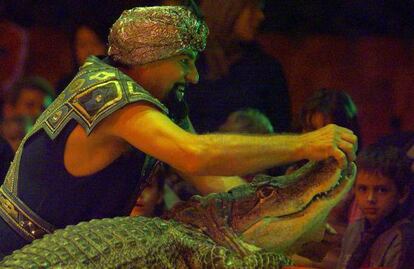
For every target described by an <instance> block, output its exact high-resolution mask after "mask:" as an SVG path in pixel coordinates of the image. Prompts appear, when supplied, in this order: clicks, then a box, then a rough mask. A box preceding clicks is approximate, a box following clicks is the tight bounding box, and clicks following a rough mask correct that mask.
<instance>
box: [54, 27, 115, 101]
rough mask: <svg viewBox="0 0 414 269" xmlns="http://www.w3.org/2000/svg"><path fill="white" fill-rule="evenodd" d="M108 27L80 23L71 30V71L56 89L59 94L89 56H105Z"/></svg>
mask: <svg viewBox="0 0 414 269" xmlns="http://www.w3.org/2000/svg"><path fill="white" fill-rule="evenodd" d="M108 29H109V26H107V25H104V24H103V25H100V26H98V25H97V23H86V22H83V23H80V24H79V25H77V26H76V27H75V29H74V30H73V33H72V34H71V35H72V58H73V64H74V66H73V70H72V72H71V73H70V74H68V75H66V76H65V77H63V78H62V79H61V80H60V81H59V82H58V85H57V87H56V92H57V93H58V94H59V93H60V92H62V91H63V89H64V88H65V87H66V86H67V85H68V84H69V82H70V81H71V80H72V79H73V77H74V76H75V75H76V73H77V72H78V69H79V67H80V66H81V65H82V64H83V63H84V62H85V60H86V58H87V57H88V56H90V55H105V54H106V45H105V42H106V37H107V36H108Z"/></svg>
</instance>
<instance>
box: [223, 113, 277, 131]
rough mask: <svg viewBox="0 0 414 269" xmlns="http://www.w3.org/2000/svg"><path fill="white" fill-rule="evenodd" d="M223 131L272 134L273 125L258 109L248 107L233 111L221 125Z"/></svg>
mask: <svg viewBox="0 0 414 269" xmlns="http://www.w3.org/2000/svg"><path fill="white" fill-rule="evenodd" d="M218 131H219V132H221V133H239V134H244V133H246V134H271V133H273V125H272V123H271V122H270V120H269V119H268V118H267V117H266V115H264V114H263V113H261V112H260V111H259V110H257V109H253V108H246V109H241V110H238V111H235V112H232V113H231V114H230V115H229V116H228V117H227V119H226V122H224V123H223V124H222V125H220V127H219V128H218Z"/></svg>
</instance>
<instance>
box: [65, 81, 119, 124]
mask: <svg viewBox="0 0 414 269" xmlns="http://www.w3.org/2000/svg"><path fill="white" fill-rule="evenodd" d="M109 84H114V85H115V89H116V93H117V97H116V98H114V99H112V100H111V101H109V102H107V103H105V104H104V105H103V106H102V107H101V108H100V109H99V110H98V112H97V113H96V114H95V115H94V116H91V115H90V114H89V113H88V112H87V111H86V110H85V109H84V107H83V106H82V105H81V104H79V102H78V100H79V98H82V97H83V96H85V95H87V94H89V93H90V92H92V91H94V90H95V89H97V88H101V87H104V86H106V85H109ZM121 99H122V88H121V85H120V83H119V82H118V81H108V82H105V83H102V84H98V85H96V86H95V87H92V88H90V89H88V90H86V91H84V92H82V93H81V94H79V95H76V96H75V97H74V98H73V101H72V104H73V106H74V107H75V108H76V110H77V111H78V112H79V113H80V114H81V116H82V117H83V118H84V119H85V120H86V122H87V123H88V125H89V126H91V124H92V123H93V122H94V121H95V119H96V118H99V117H100V116H101V115H102V114H103V113H105V111H106V110H107V108H108V107H111V106H112V105H113V104H115V103H117V102H119V101H120V100H121Z"/></svg>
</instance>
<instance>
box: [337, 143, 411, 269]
mask: <svg viewBox="0 0 414 269" xmlns="http://www.w3.org/2000/svg"><path fill="white" fill-rule="evenodd" d="M357 166H358V174H357V178H356V182H355V186H354V193H355V198H356V202H357V205H358V206H359V208H360V209H361V210H362V214H363V218H362V219H360V220H357V221H355V222H354V223H351V224H350V225H349V226H348V227H347V229H346V232H345V235H344V237H343V242H342V248H341V255H340V257H339V260H338V264H337V268H338V269H357V268H371V267H375V268H378V267H379V268H393V269H406V268H412V266H413V265H412V264H411V265H410V262H409V260H411V259H412V257H413V256H414V248H413V247H412V242H413V240H414V224H413V222H412V221H411V220H410V219H409V218H408V216H407V207H408V206H409V204H410V200H411V199H412V180H413V178H412V174H411V172H410V161H409V160H408V158H407V156H406V154H405V152H404V151H402V150H401V149H399V148H397V147H393V146H387V145H381V144H376V145H372V146H370V147H368V148H367V149H365V150H364V151H362V152H361V153H360V154H359V155H358V158H357ZM410 245H411V246H410Z"/></svg>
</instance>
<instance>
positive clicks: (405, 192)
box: [398, 186, 410, 205]
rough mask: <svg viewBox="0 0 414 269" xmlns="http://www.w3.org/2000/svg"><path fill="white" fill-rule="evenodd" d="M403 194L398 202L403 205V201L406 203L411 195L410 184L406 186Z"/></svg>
mask: <svg viewBox="0 0 414 269" xmlns="http://www.w3.org/2000/svg"><path fill="white" fill-rule="evenodd" d="M401 194H402V196H401V198H400V199H398V203H399V204H400V205H402V204H403V203H405V201H407V199H408V196H409V195H410V188H409V187H408V186H404V189H403V191H402V193H401Z"/></svg>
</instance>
